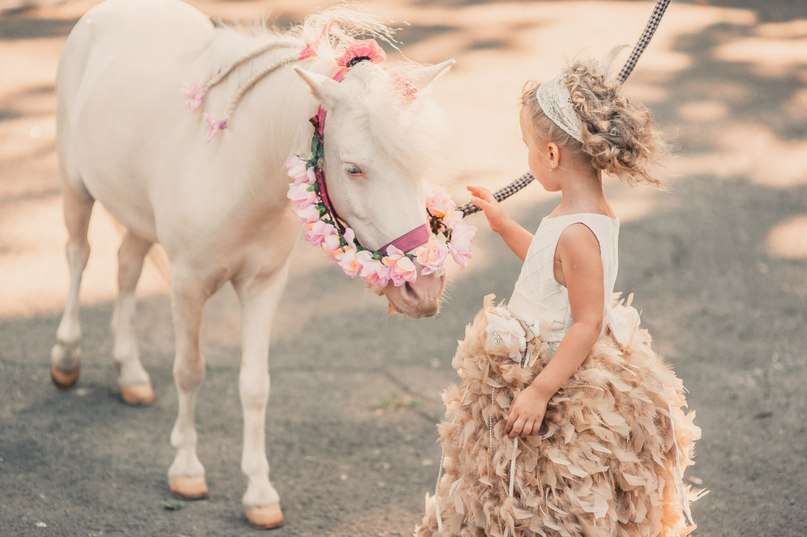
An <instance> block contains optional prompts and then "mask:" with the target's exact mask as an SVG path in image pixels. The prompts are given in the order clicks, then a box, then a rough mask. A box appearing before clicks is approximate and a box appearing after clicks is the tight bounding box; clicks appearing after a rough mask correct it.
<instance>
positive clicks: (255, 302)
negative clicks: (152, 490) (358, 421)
mask: <svg viewBox="0 0 807 537" xmlns="http://www.w3.org/2000/svg"><path fill="white" fill-rule="evenodd" d="M287 274H288V263H286V264H285V265H284V266H283V267H282V268H280V269H278V270H276V271H275V272H273V273H272V274H270V275H268V276H260V277H249V278H246V279H244V280H240V279H235V280H234V281H233V284H234V286H235V290H236V292H237V293H238V297H239V299H240V301H241V312H242V313H241V345H242V355H243V356H242V359H241V373H240V375H239V379H238V387H239V391H240V394H241V408H242V411H243V413H244V451H243V455H242V458H241V470H242V471H243V472H244V474H245V475H246V476H247V479H248V481H249V482H248V484H247V491H246V493H245V494H244V500H243V501H244V514H245V515H246V517H247V520H249V522H250V523H251V524H252V525H253V526H256V527H259V528H266V529H269V528H277V527H280V526H282V525H283V512H282V511H281V509H280V497H279V495H278V493H277V491H276V490H275V488H274V487H273V486H272V483H271V482H270V481H269V461H268V460H267V458H266V433H265V427H266V404H267V402H268V400H269V360H268V354H269V339H270V329H271V325H272V319H273V318H274V315H275V311H276V309H277V305H278V302H279V301H280V297H281V295H282V293H283V288H284V287H285V285H286V279H287Z"/></svg>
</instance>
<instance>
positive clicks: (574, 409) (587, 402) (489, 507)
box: [415, 295, 700, 537]
mask: <svg viewBox="0 0 807 537" xmlns="http://www.w3.org/2000/svg"><path fill="white" fill-rule="evenodd" d="M493 299H494V297H493V295H489V296H487V297H485V302H484V307H483V308H482V310H481V311H480V312H479V313H478V314H477V316H476V318H475V319H474V321H473V322H472V323H471V324H470V325H468V326H467V327H466V330H465V339H464V340H462V341H460V342H459V345H458V347H457V351H456V354H455V355H454V358H453V361H452V365H453V367H454V368H455V369H456V370H457V373H458V374H459V376H460V380H461V382H460V383H459V384H455V385H452V386H450V387H449V388H447V389H446V390H445V392H444V393H443V401H444V403H445V407H446V414H445V419H444V421H443V422H442V423H440V424H439V426H438V432H439V436H440V444H441V446H442V449H443V458H442V462H441V470H440V475H439V477H438V482H437V486H436V488H435V494H434V495H427V497H426V512H425V515H424V517H423V520H422V522H421V524H420V525H418V527H417V528H416V530H415V535H416V537H427V536H461V537H472V536H473V537H487V536H490V537H526V536H536V535H540V536H543V537H556V536H561V537H577V536H598V537H599V536H609V537H611V536H614V537H623V536H624V537H634V536H635V537H639V536H641V537H657V536H663V537H672V536H675V537H677V536H682V535H687V534H689V533H690V532H691V531H692V530H693V529H694V527H695V525H694V523H693V521H692V517H691V514H690V511H689V504H690V502H691V501H694V500H695V499H697V497H698V494H699V493H697V492H695V491H693V490H691V489H690V487H689V486H688V485H686V484H685V483H684V475H683V474H684V470H685V469H686V468H687V467H688V466H690V465H691V464H692V463H693V448H694V442H695V441H696V440H697V439H699V438H700V429H699V428H698V427H697V426H696V425H695V424H694V417H695V413H694V412H689V413H687V412H685V410H684V409H685V408H686V399H685V398H684V387H683V385H682V383H681V380H680V379H679V378H678V377H677V376H676V375H675V373H674V372H673V371H672V370H671V369H670V367H669V366H667V365H666V364H665V363H664V361H663V360H662V359H661V358H660V357H659V356H658V355H656V353H655V352H653V349H652V348H651V344H650V343H651V341H650V335H649V333H648V332H647V331H646V330H644V329H640V328H639V316H638V313H637V312H636V310H635V309H634V308H633V307H632V306H631V305H630V298H629V299H628V301H627V302H617V299H618V295H615V299H614V303H613V304H612V306H611V308H609V321H610V322H609V329H608V330H607V331H606V333H605V334H604V335H603V336H601V337H600V338H599V340H598V342H597V343H596V344H595V346H594V348H593V350H592V352H591V354H590V355H589V357H588V358H587V359H586V361H585V362H584V363H583V365H581V366H580V368H579V369H578V371H577V372H576V373H575V374H574V376H573V377H572V378H571V379H570V380H569V382H568V383H567V384H566V385H565V386H564V387H563V388H562V389H561V390H559V391H558V392H557V393H556V394H555V396H554V397H553V398H552V399H551V400H550V402H549V404H548V406H547V411H546V416H545V418H544V424H543V427H542V430H541V432H540V433H539V434H538V435H534V436H530V437H528V438H519V439H511V438H509V437H508V436H507V435H506V434H505V433H504V425H505V421H506V418H507V414H508V411H509V408H510V404H511V402H512V401H513V399H514V397H515V396H516V395H517V394H518V393H519V392H520V391H521V390H522V389H524V388H525V387H526V386H527V385H529V383H530V382H532V380H533V379H534V378H535V376H536V375H537V374H538V373H540V371H541V370H542V368H543V367H544V366H546V364H547V363H548V361H549V359H550V358H551V354H552V351H553V350H554V349H553V348H552V347H551V346H550V345H548V344H547V343H545V342H544V341H542V339H541V337H540V334H538V335H535V334H533V333H532V332H531V331H530V330H529V327H527V326H525V325H524V324H523V323H521V322H519V321H518V320H517V319H515V318H514V317H513V316H512V314H511V313H510V312H509V310H507V308H506V307H504V306H495V305H494V304H493Z"/></svg>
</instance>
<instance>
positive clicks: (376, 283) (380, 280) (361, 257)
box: [356, 250, 390, 287]
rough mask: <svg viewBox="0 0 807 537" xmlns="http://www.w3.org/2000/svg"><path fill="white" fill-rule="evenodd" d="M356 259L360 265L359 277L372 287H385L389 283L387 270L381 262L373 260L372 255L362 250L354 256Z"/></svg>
mask: <svg viewBox="0 0 807 537" xmlns="http://www.w3.org/2000/svg"><path fill="white" fill-rule="evenodd" d="M356 259H357V261H358V262H359V264H360V265H361V272H360V273H359V275H360V276H361V277H362V278H364V279H365V280H366V281H367V283H369V284H370V285H372V286H373V287H386V286H387V283H389V278H390V271H389V268H388V267H386V266H385V265H384V263H382V262H381V261H379V260H377V259H373V255H372V254H371V253H370V252H368V251H367V250H362V251H361V252H359V253H358V254H356Z"/></svg>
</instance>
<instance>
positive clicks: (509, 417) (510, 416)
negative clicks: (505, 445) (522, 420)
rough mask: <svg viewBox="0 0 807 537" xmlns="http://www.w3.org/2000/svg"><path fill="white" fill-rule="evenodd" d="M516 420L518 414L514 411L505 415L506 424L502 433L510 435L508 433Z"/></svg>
mask: <svg viewBox="0 0 807 537" xmlns="http://www.w3.org/2000/svg"><path fill="white" fill-rule="evenodd" d="M517 418H518V413H517V412H516V411H515V410H511V411H510V414H508V415H507V423H505V424H504V432H505V433H507V434H510V431H512V430H513V423H514V422H515V421H516V419H517Z"/></svg>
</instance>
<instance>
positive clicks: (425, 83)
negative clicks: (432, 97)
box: [408, 58, 457, 91]
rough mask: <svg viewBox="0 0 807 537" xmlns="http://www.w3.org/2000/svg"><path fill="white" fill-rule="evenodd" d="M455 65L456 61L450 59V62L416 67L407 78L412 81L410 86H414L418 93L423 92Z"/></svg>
mask: <svg viewBox="0 0 807 537" xmlns="http://www.w3.org/2000/svg"><path fill="white" fill-rule="evenodd" d="M455 63H457V62H456V60H454V58H451V59H450V60H446V61H444V62H442V63H436V64H434V65H428V66H426V67H418V68H417V69H415V70H413V71H412V72H411V73H408V76H409V79H410V80H411V81H412V84H414V85H415V87H416V88H417V89H418V90H419V91H423V90H425V89H427V88H428V87H429V86H431V85H432V84H434V82H435V80H437V79H438V78H440V77H441V76H443V75H444V74H446V73H447V72H448V71H449V69H451V68H452V67H454V64H455Z"/></svg>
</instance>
